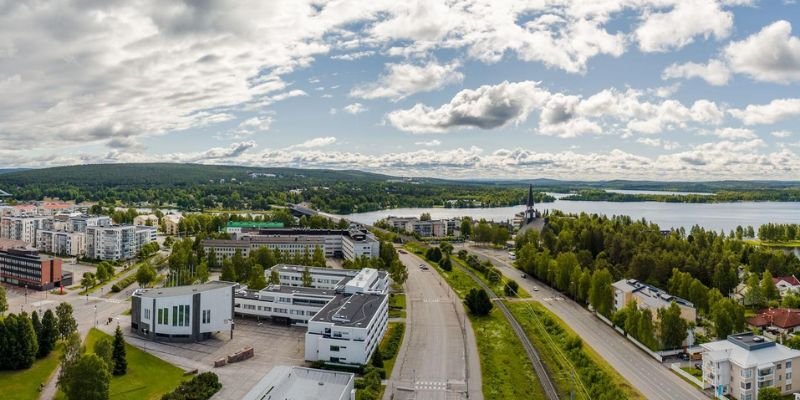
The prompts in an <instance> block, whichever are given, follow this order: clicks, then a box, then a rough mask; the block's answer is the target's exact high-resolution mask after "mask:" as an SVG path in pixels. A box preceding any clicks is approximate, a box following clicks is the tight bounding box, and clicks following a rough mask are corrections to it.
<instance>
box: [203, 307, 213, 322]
mask: <svg viewBox="0 0 800 400" xmlns="http://www.w3.org/2000/svg"><path fill="white" fill-rule="evenodd" d="M202 322H203V323H204V324H210V323H211V310H203V315H202Z"/></svg>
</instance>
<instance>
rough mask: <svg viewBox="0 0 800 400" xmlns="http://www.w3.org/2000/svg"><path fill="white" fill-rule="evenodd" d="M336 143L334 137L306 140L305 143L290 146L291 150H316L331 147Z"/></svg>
mask: <svg viewBox="0 0 800 400" xmlns="http://www.w3.org/2000/svg"><path fill="white" fill-rule="evenodd" d="M334 143H336V138H335V137H333V136H326V137H318V138H313V139H309V140H306V141H305V142H303V143H300V144H295V145H292V146H289V148H290V149H316V148H319V147H325V146H330V145H332V144H334Z"/></svg>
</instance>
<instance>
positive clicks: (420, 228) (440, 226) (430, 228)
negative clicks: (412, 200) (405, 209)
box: [384, 217, 460, 237]
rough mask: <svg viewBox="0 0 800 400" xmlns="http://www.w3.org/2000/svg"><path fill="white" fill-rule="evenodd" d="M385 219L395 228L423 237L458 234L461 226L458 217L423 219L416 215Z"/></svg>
mask: <svg viewBox="0 0 800 400" xmlns="http://www.w3.org/2000/svg"><path fill="white" fill-rule="evenodd" d="M384 221H385V222H386V224H387V225H389V226H391V227H393V228H395V229H399V230H403V231H406V232H408V233H412V234H417V235H419V236H422V237H445V236H458V234H459V232H458V229H459V227H460V221H458V220H457V219H440V220H426V221H423V220H420V219H419V218H416V217H388V218H386V219H385V220H384Z"/></svg>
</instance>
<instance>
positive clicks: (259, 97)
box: [0, 0, 800, 181]
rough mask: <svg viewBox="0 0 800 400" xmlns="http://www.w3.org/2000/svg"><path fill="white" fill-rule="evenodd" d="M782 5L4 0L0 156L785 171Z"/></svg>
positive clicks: (538, 172)
mask: <svg viewBox="0 0 800 400" xmlns="http://www.w3.org/2000/svg"><path fill="white" fill-rule="evenodd" d="M798 123H800V5H798V4H796V3H795V1H790V0H530V1H523V0H512V1H505V0H486V1H484V0H451V1H436V0H420V1H414V0H406V1H396V0H388V1H384V0H366V1H358V0H350V1H321V0H314V1H304V0H288V1H282V0H270V1H261V0H254V1H245V0H230V1H227V0H197V1H185V2H181V1H170V2H164V1H156V0H133V1H132V0H73V1H60V0H52V1H40V0H31V1H28V0H0V168H4V167H28V168H41V167H49V166H59V165H73V164H90V163H91V164H93V163H123V162H191V163H207V164H232V165H248V166H263V167H271V166H282V167H287V166H288V167H300V168H333V169H358V170H364V171H370V172H382V173H389V174H394V175H402V176H434V177H449V178H518V179H523V178H525V179H528V178H556V179H587V180H595V179H654V180H694V181H702V180H717V179H791V180H797V179H798V178H800V125H798Z"/></svg>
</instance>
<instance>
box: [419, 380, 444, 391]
mask: <svg viewBox="0 0 800 400" xmlns="http://www.w3.org/2000/svg"><path fill="white" fill-rule="evenodd" d="M414 390H430V391H437V390H438V391H446V390H447V382H416V383H414Z"/></svg>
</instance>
